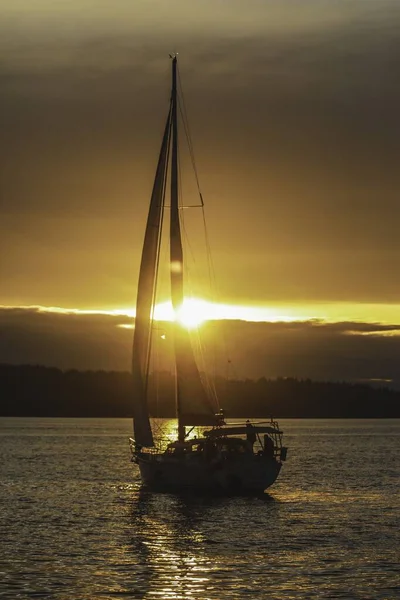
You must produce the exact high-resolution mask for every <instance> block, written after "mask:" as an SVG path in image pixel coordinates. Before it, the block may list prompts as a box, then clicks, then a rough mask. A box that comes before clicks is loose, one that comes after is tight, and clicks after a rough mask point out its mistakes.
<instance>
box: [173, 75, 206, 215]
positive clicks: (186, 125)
mask: <svg viewBox="0 0 400 600" xmlns="http://www.w3.org/2000/svg"><path fill="white" fill-rule="evenodd" d="M177 70H178V86H179V93H180V97H181V99H182V104H181V102H180V101H178V106H179V112H180V113H181V117H182V122H183V127H184V130H185V134H186V138H187V141H188V146H189V154H190V158H191V161H192V166H193V171H194V174H195V178H196V183H197V189H198V191H199V196H200V200H201V203H202V204H203V198H202V194H201V190H200V181H199V176H198V172H197V167H196V161H195V158H194V148H193V142H192V136H191V135H190V128H189V120H188V118H187V110H186V104H185V97H184V93H183V86H182V77H181V74H180V70H179V65H178V69H177ZM178 100H179V98H178Z"/></svg>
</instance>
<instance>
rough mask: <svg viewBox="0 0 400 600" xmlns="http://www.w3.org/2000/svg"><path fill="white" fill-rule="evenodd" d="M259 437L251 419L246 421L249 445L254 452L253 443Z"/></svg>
mask: <svg viewBox="0 0 400 600" xmlns="http://www.w3.org/2000/svg"><path fill="white" fill-rule="evenodd" d="M256 439H257V435H256V432H255V431H254V427H253V425H252V424H251V423H250V421H249V420H247V421H246V440H247V443H248V445H249V448H250V450H251V451H252V452H253V445H254V444H255V441H256Z"/></svg>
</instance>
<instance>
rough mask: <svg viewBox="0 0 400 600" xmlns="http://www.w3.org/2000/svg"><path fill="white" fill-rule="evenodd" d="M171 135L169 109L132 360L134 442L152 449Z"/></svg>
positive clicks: (144, 259)
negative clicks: (151, 387)
mask: <svg viewBox="0 0 400 600" xmlns="http://www.w3.org/2000/svg"><path fill="white" fill-rule="evenodd" d="M170 131H171V108H170V110H169V113H168V117H167V122H166V125H165V130H164V136H163V140H162V144H161V150H160V155H159V158H158V164H157V170H156V176H155V179H154V185H153V191H152V195H151V201H150V208H149V214H148V218H147V226H146V233H145V237H144V243H143V251H142V260H141V263H140V273H139V283H138V293H137V300H136V316H135V333H134V337H133V356H132V378H133V394H134V403H133V407H134V408H133V419H134V435H135V441H136V443H137V444H138V445H140V446H153V445H154V442H153V435H152V432H151V427H150V420H149V413H148V407H147V382H148V374H149V360H150V345H151V328H152V320H153V309H154V297H155V287H156V279H157V268H158V257H159V250H160V236H161V227H162V215H163V209H164V192H165V180H166V170H167V165H168V149H169V140H170Z"/></svg>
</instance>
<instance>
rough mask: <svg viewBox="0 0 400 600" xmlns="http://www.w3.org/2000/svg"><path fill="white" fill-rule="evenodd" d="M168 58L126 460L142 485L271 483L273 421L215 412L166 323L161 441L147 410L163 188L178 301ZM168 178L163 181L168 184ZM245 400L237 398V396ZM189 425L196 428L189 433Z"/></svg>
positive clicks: (275, 445)
mask: <svg viewBox="0 0 400 600" xmlns="http://www.w3.org/2000/svg"><path fill="white" fill-rule="evenodd" d="M171 59H172V89H171V96H170V102H169V109H168V114H167V120H166V124H165V128H164V134H163V138H162V142H161V148H160V151H159V156H158V163H157V167H156V173H155V178H154V184H153V189H152V193H151V198H150V206H149V211H148V217H147V225H146V229H145V235H144V243H143V250H142V257H141V263H140V271H139V279H138V291H137V300H136V316H135V328H134V339H133V353H132V387H133V389H132V395H133V422H134V437H133V438H130V447H131V452H132V461H133V462H135V463H136V464H137V465H138V467H139V469H140V475H141V479H142V483H143V484H144V485H145V486H147V487H149V488H151V489H153V490H160V491H162V490H176V491H181V490H187V489H193V490H204V491H211V492H212V491H215V492H221V491H222V492H227V493H235V492H247V491H251V492H262V491H263V490H265V489H266V488H268V487H269V486H271V485H272V484H273V483H274V482H275V480H276V478H277V477H278V474H279V472H280V470H281V467H282V463H283V461H284V460H285V458H286V448H284V447H283V445H282V431H281V430H280V429H279V426H278V423H277V422H276V421H274V420H273V419H271V421H270V422H264V423H251V422H250V421H249V420H247V421H245V422H243V423H233V424H232V423H226V422H225V419H224V414H223V412H222V411H219V412H217V413H216V412H215V409H214V406H213V403H212V402H211V400H210V396H209V391H208V390H207V386H206V385H205V383H204V381H203V378H202V376H201V374H200V372H199V369H198V366H197V364H196V358H195V353H194V351H193V348H192V343H191V338H190V335H189V331H188V330H187V328H186V327H185V326H183V325H182V324H181V323H180V322H179V321H178V320H175V322H174V323H173V328H172V329H173V353H174V363H175V364H174V366H175V401H176V417H177V421H178V427H177V431H176V436H175V439H173V440H169V443H167V444H166V446H165V445H164V446H162V444H161V443H160V442H158V440H157V439H156V436H155V435H154V432H153V430H152V426H151V420H150V415H149V403H148V396H149V372H150V354H151V349H152V348H151V346H152V332H153V320H154V306H155V300H156V288H157V276H158V270H159V260H160V247H161V238H162V235H163V213H164V209H165V208H166V206H167V204H166V196H168V194H167V187H169V188H170V190H169V192H170V193H169V202H168V209H169V212H170V225H169V263H170V264H169V267H170V269H169V270H170V290H171V302H172V307H173V309H174V312H175V314H179V311H180V309H181V306H182V304H183V301H184V269H185V263H184V256H183V245H182V233H181V220H180V212H181V211H180V205H179V189H178V186H179V182H180V178H179V162H178V161H179V158H178V110H179V108H180V105H178V101H179V98H178V86H177V57H176V56H175V55H174V56H171ZM168 184H169V186H168ZM243 400H244V402H245V399H243ZM194 428H201V429H197V430H199V431H201V432H202V434H201V435H199V436H197V435H196V436H194V437H193V431H194Z"/></svg>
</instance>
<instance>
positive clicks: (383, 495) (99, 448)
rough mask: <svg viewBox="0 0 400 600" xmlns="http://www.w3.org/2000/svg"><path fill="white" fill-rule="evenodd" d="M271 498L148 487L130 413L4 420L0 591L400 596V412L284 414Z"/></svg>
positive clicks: (352, 599)
mask: <svg viewBox="0 0 400 600" xmlns="http://www.w3.org/2000/svg"><path fill="white" fill-rule="evenodd" d="M281 428H282V429H283V430H284V432H285V441H286V444H287V445H288V447H289V452H288V461H287V463H286V464H285V465H284V468H283V469H282V471H281V474H280V477H279V479H278V481H277V483H276V484H275V485H274V486H273V487H272V488H270V490H269V494H268V495H264V496H262V497H235V498H223V497H215V498H213V497H198V496H195V495H182V496H176V495H170V494H153V493H150V492H145V491H143V490H142V489H141V486H140V480H139V474H138V470H137V467H136V465H133V464H132V463H131V462H130V456H129V447H128V437H129V435H130V434H131V423H130V421H129V420H128V419H117V420H111V419H102V420H100V419H10V418H8V419H1V420H0V450H1V486H0V504H1V511H0V597H1V598H7V599H12V598H54V599H56V598H57V599H64V598H65V599H67V598H68V599H71V598H72V599H85V600H86V599H87V600H89V599H90V600H92V599H95V598H99V599H102V600H105V599H107V598H110V599H111V598H146V599H174V600H175V599H181V598H182V599H183V598H184V599H202V600H207V599H210V600H211V599H212V600H214V599H215V600H219V599H236V598H240V599H242V598H255V599H257V598H265V599H268V600H272V599H286V598H287V599H289V598H290V599H292V598H293V599H297V598H304V599H311V598H318V599H320V598H321V599H324V598H346V599H349V600H356V599H363V600H367V599H376V598H379V599H385V600H391V599H397V598H400V575H399V558H400V557H399V553H400V534H399V532H400V523H399V513H400V509H399V474H400V421H399V420H380V421H374V420H354V421H353V420H350V421H340V420H333V421H328V420H284V421H281Z"/></svg>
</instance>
